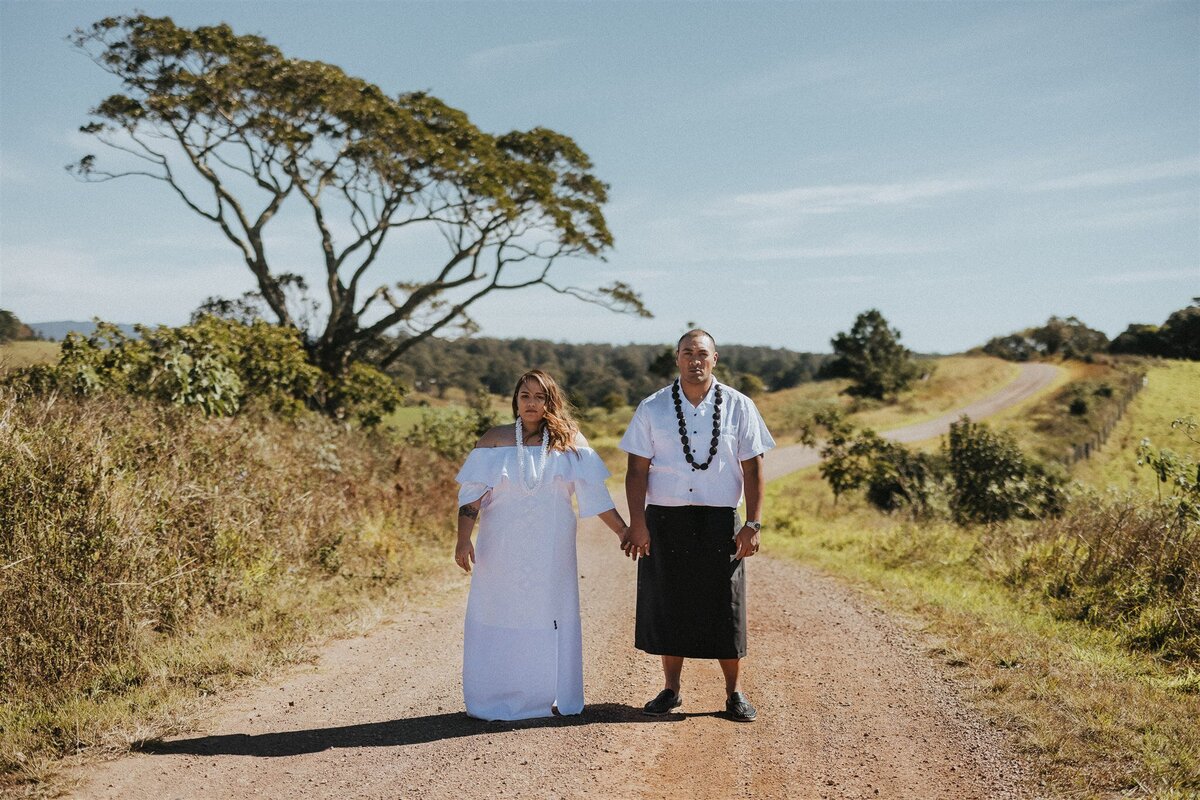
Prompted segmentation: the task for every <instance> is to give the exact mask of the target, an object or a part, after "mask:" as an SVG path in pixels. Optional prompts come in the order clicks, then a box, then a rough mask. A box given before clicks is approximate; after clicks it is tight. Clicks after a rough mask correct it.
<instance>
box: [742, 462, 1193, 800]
mask: <svg viewBox="0 0 1200 800" xmlns="http://www.w3.org/2000/svg"><path fill="white" fill-rule="evenodd" d="M766 508H767V525H768V530H769V531H770V533H769V536H766V538H765V541H764V549H765V550H766V551H767V552H769V553H770V554H771V555H774V556H776V557H785V558H793V559H796V560H798V561H801V562H804V563H806V564H809V565H812V566H815V567H817V568H818V569H821V570H823V571H825V572H828V573H832V574H834V575H838V576H840V577H841V578H843V579H845V580H847V581H849V582H851V583H852V584H854V585H856V586H858V587H860V588H861V589H862V590H863V591H865V592H867V593H868V594H869V595H871V596H872V597H874V598H875V599H876V600H877V601H878V602H879V603H880V604H882V605H884V606H886V607H888V608H890V609H891V610H892V611H893V612H900V613H902V614H903V615H906V616H909V617H910V618H916V619H917V620H919V623H918V624H919V625H920V626H921V627H922V628H923V630H924V631H925V633H926V635H927V640H928V654H929V655H930V657H932V658H936V659H938V660H939V661H941V662H942V663H943V664H945V665H946V666H947V667H948V668H949V670H950V671H951V672H952V673H953V674H954V675H955V678H956V682H957V683H958V684H959V685H960V686H963V687H965V689H966V691H967V693H968V695H969V697H970V699H971V700H972V701H973V702H974V703H976V704H977V705H978V706H979V707H980V708H981V709H982V711H983V713H984V714H985V715H986V716H987V717H988V718H989V719H991V720H992V721H993V722H994V723H995V724H997V725H999V726H1001V727H1002V728H1004V729H1006V730H1007V731H1009V732H1010V733H1011V734H1012V736H1013V737H1014V738H1015V740H1016V741H1017V742H1018V743H1019V746H1020V748H1021V749H1022V750H1023V751H1025V752H1026V753H1028V754H1029V755H1030V756H1031V757H1033V758H1034V760H1035V763H1037V764H1039V765H1040V767H1041V769H1042V771H1043V773H1044V776H1045V778H1046V780H1047V781H1048V782H1049V783H1050V785H1051V786H1053V787H1054V795H1055V796H1064V797H1089V798H1090V797H1097V798H1098V797H1116V796H1122V797H1125V796H1153V797H1162V798H1170V797H1179V798H1183V797H1195V796H1196V794H1195V792H1196V791H1198V790H1200V675H1197V673H1196V672H1195V671H1193V670H1192V669H1190V668H1188V667H1186V666H1185V665H1179V664H1170V663H1164V662H1162V661H1160V660H1157V659H1155V658H1154V657H1153V656H1151V655H1143V654H1138V653H1134V652H1130V651H1129V650H1127V649H1125V648H1123V647H1122V646H1121V643H1120V636H1119V634H1118V633H1116V632H1113V631H1106V630H1104V629H1100V628H1096V627H1093V626H1089V625H1085V624H1083V623H1080V622H1077V621H1072V620H1066V619H1060V618H1057V617H1056V616H1055V615H1053V614H1052V613H1051V612H1050V611H1049V610H1048V609H1047V608H1046V607H1044V606H1043V605H1042V604H1040V603H1038V602H1037V598H1036V597H1032V596H1030V595H1029V594H1025V593H1020V592H1016V591H1013V590H1010V589H1009V588H1008V587H1006V586H1005V585H1004V583H1003V582H1002V581H999V580H997V579H996V577H995V576H994V575H993V574H990V570H989V569H988V564H987V562H986V558H983V557H982V555H981V554H982V553H984V552H986V551H984V550H983V549H982V548H981V538H980V537H981V536H982V535H983V534H984V531H982V530H964V529H961V528H958V527H956V526H953V525H951V524H949V523H945V522H933V523H921V524H919V525H917V524H913V523H910V522H906V521H904V520H903V519H900V518H897V517H889V516H886V515H883V514H880V513H878V512H876V511H875V510H874V509H871V508H869V507H867V506H866V505H865V503H864V502H863V501H861V500H859V499H857V498H854V497H851V498H846V497H843V498H842V499H841V500H840V503H839V505H838V506H835V505H834V503H833V495H832V493H831V492H830V491H829V489H828V487H827V486H826V485H825V483H824V482H823V481H822V480H821V479H820V476H819V475H818V473H817V471H816V470H815V469H809V470H804V471H803V472H801V473H799V474H796V475H792V476H789V477H787V478H784V479H782V480H780V481H777V482H775V483H773V484H771V485H770V487H769V489H768V500H767V504H766Z"/></svg>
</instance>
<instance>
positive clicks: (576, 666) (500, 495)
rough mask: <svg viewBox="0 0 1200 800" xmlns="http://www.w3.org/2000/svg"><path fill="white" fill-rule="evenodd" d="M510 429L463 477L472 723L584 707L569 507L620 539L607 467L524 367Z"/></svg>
mask: <svg viewBox="0 0 1200 800" xmlns="http://www.w3.org/2000/svg"><path fill="white" fill-rule="evenodd" d="M512 409H513V416H514V417H515V418H516V421H515V423H514V424H513V425H501V426H499V427H496V428H492V429H491V430H490V431H488V432H487V433H486V434H484V435H483V437H482V438H481V439H480V440H479V444H478V445H476V447H475V449H474V450H472V451H471V454H470V455H469V456H468V457H467V461H466V463H465V464H463V467H462V469H461V470H460V471H459V473H458V478H457V480H458V482H459V484H461V489H460V491H459V494H458V502H459V509H458V545H457V547H456V548H455V551H454V560H455V561H456V562H457V563H458V565H459V566H460V567H462V568H463V569H464V570H466V571H467V572H470V571H471V565H472V564H475V563H476V553H475V548H474V547H473V546H472V544H471V532H472V530H473V529H474V527H475V518H476V517H479V519H480V525H479V553H478V564H476V569H475V574H474V576H473V577H472V578H471V592H470V595H469V597H468V599H467V615H466V623H465V625H464V640H463V699H464V700H465V701H466V705H467V714H468V715H470V716H472V717H478V718H479V719H487V720H492V719H505V720H515V719H528V718H530V717H547V716H550V715H551V714H553V713H554V711H555V709H557V711H558V713H560V714H578V713H579V712H581V711H582V710H583V636H582V633H581V631H580V625H579V580H578V578H577V576H578V575H579V571H578V568H577V566H576V560H575V522H576V519H575V511H574V510H573V509H572V508H571V495H572V494H574V495H575V496H576V498H577V500H578V503H579V516H581V517H588V516H592V515H599V517H600V519H602V520H603V521H604V523H605V524H606V525H608V527H609V528H610V529H612V531H613V532H614V533H616V534H617V535H618V536H620V537H621V538H622V540H624V537H625V535H626V532H627V530H628V529H627V527H626V525H625V521H624V520H623V519H621V515H620V514H618V513H617V511H616V509H615V508H614V507H613V501H612V498H611V497H610V496H609V494H608V489H607V488H606V487H605V485H604V479H605V478H607V477H608V474H609V473H608V469H607V468H606V467H605V466H604V462H603V461H602V460H601V459H600V457H599V456H598V455H596V452H595V451H594V450H592V449H591V448H589V447H588V446H587V440H585V439H584V438H583V435H582V434H580V433H579V426H578V425H577V424H576V423H575V421H574V420H573V419H571V415H570V412H569V410H568V407H567V403H566V401H565V400H564V398H563V395H562V391H561V390H560V389H559V388H558V384H556V383H555V382H554V379H553V378H551V377H550V376H549V375H547V374H546V373H545V372H542V371H541V370H536V369H535V370H531V371H530V372H527V373H525V374H524V375H522V376H521V378H520V379H519V380H518V381H517V386H516V389H514V391H513V400H512Z"/></svg>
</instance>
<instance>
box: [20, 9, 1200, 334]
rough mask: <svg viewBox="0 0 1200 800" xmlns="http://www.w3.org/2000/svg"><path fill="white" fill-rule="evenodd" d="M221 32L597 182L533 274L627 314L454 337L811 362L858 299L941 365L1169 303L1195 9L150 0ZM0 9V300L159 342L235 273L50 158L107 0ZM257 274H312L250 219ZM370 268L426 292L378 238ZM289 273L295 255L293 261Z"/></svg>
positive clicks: (1192, 239) (1186, 237) (83, 143)
mask: <svg viewBox="0 0 1200 800" xmlns="http://www.w3.org/2000/svg"><path fill="white" fill-rule="evenodd" d="M136 7H137V8H140V9H142V10H144V11H146V12H147V13H150V14H154V15H170V16H172V17H173V18H174V19H175V20H176V22H178V23H179V24H182V25H188V26H194V25H202V24H212V23H216V22H219V21H226V22H229V23H230V24H231V25H233V26H234V28H235V30H237V31H238V32H241V33H251V32H253V33H259V34H262V35H264V36H266V37H267V38H268V39H269V40H270V41H271V42H272V43H273V44H275V45H277V46H279V47H280V48H281V49H282V50H283V51H284V53H285V54H287V55H289V56H294V57H300V58H310V59H319V60H322V61H327V62H330V63H333V64H337V65H338V66H340V67H342V68H343V69H345V70H346V71H347V72H349V73H351V74H354V75H358V76H360V77H363V78H366V79H367V80H370V81H372V82H374V83H377V84H378V85H380V86H381V87H382V88H383V89H384V90H386V91H387V92H389V93H397V92H401V91H408V90H414V89H425V90H428V91H430V92H431V93H433V94H434V95H436V96H438V97H440V98H442V99H443V100H445V101H446V102H448V103H450V104H452V105H454V106H456V107H458V108H461V109H463V110H464V111H466V112H467V113H468V114H469V115H470V116H471V119H472V120H473V121H474V122H475V123H476V124H477V125H479V126H480V127H481V128H482V129H484V130H486V131H491V132H495V133H501V132H504V131H508V130H511V129H525V128H529V127H533V126H536V125H541V126H547V127H550V128H553V129H555V130H558V131H560V132H562V133H565V134H567V135H569V136H571V137H573V138H574V139H575V140H576V141H577V142H578V143H579V144H580V145H581V146H582V148H583V149H584V150H585V151H586V152H587V153H588V154H589V155H590V156H591V157H592V159H593V161H594V162H595V166H596V172H597V174H598V175H599V176H600V177H601V179H603V180H605V181H606V182H607V183H609V184H610V185H611V197H610V203H609V204H608V206H607V209H606V216H607V218H608V221H609V224H610V227H611V228H612V230H613V233H614V235H615V238H616V247H615V249H614V250H613V251H612V252H611V253H610V254H609V256H608V260H607V262H606V263H601V262H594V261H581V262H575V263H572V264H565V265H562V267H561V268H556V269H561V272H560V273H559V275H560V276H561V277H563V278H564V279H568V280H564V282H571V283H588V282H590V283H592V284H601V283H607V282H609V281H611V280H613V279H619V280H624V281H627V282H628V283H631V284H633V285H634V286H635V287H636V288H637V289H638V290H640V291H641V292H642V293H643V296H644V298H645V300H646V302H647V304H648V305H649V307H650V308H651V310H652V311H654V313H655V315H656V316H655V318H654V319H652V320H636V319H632V318H629V317H623V316H616V315H614V314H612V313H611V312H607V311H604V310H602V309H599V308H595V307H592V306H588V305H584V304H581V303H579V302H578V301H572V300H569V299H566V298H561V297H559V296H557V295H554V294H553V293H551V292H548V291H545V290H538V289H533V290H529V291H527V292H524V293H520V294H517V295H511V294H510V295H508V296H506V297H503V298H497V299H496V300H494V301H484V303H483V304H482V305H481V306H479V307H478V310H477V311H476V313H475V314H474V316H475V318H476V320H477V321H478V322H479V323H480V324H481V326H482V333H483V334H485V335H493V336H504V337H513V336H527V337H534V338H548V339H552V340H561V341H577V342H578V341H598V342H614V343H623V342H630V341H633V342H663V341H673V340H674V338H675V337H676V336H677V335H678V333H679V332H680V331H682V330H683V328H684V326H685V324H686V323H687V322H689V321H694V322H697V323H699V324H701V325H703V326H704V327H707V328H708V329H709V330H712V331H713V332H714V333H715V334H716V335H717V339H718V341H719V342H721V341H727V342H738V343H744V344H762V345H772V346H780V347H789V348H792V349H796V350H812V351H828V350H829V339H830V337H831V336H833V335H834V334H835V333H836V332H837V331H839V330H845V329H847V328H848V327H849V326H850V324H851V323H852V321H853V319H854V316H855V315H856V314H857V313H858V312H860V311H863V310H865V309H867V308H872V307H875V308H879V309H880V310H881V311H882V312H883V313H884V315H885V316H886V317H887V318H888V319H889V320H890V321H891V322H892V323H893V324H894V325H895V326H896V327H897V328H899V329H900V331H901V333H902V335H903V341H904V342H905V343H906V344H907V345H908V346H910V347H912V348H913V349H916V350H920V351H925V352H954V351H959V350H963V349H966V348H969V347H971V346H973V345H977V344H981V343H982V342H984V341H986V340H987V339H988V338H989V337H991V336H993V335H996V334H1003V333H1008V332H1011V331H1013V330H1017V329H1020V328H1023V327H1026V326H1029V325H1033V324H1037V323H1040V322H1043V321H1044V320H1045V319H1046V318H1047V317H1049V316H1050V315H1051V314H1058V315H1063V316H1065V315H1071V314H1073V315H1076V316H1078V317H1080V318H1081V319H1083V320H1084V321H1085V322H1087V323H1088V324H1090V325H1092V326H1093V327H1097V328H1100V329H1101V330H1104V331H1105V332H1106V333H1108V334H1109V335H1110V336H1113V335H1116V334H1117V333H1119V332H1120V331H1121V330H1123V329H1124V327H1125V325H1127V324H1128V323H1130V322H1153V323H1159V322H1162V321H1163V319H1165V317H1166V316H1167V314H1168V313H1170V312H1171V311H1172V310H1174V309H1177V308H1181V307H1183V306H1184V305H1186V304H1187V303H1188V301H1189V299H1190V298H1191V297H1193V296H1196V295H1200V3H1198V2H1186V3H1123V2H1122V3H1099V2H1094V3H1087V2H1070V3H1055V2H1038V3H948V2H942V3H903V2H893V3H865V2H864V3H852V2H839V3H800V2H775V3H740V2H728V3H719V4H718V3H698V2H676V3H643V2H628V3H617V2H579V3H533V2H520V3H517V2H493V3H456V2H441V3H406V2H394V3H393V2H388V3H385V2H360V3H336V2H324V3H295V2H288V3H283V2H255V3H209V2H189V3H157V2H148V1H144V2H141V3H139V4H137V5H136ZM134 8H135V6H134V5H121V4H118V3H110V2H71V3H50V2H14V1H13V0H0V37H2V38H0V307H4V308H8V309H11V310H13V311H15V312H16V313H17V315H18V316H20V317H21V318H22V319H25V320H27V321H34V322H36V321H44V320H52V319H86V318H90V317H92V316H100V317H103V318H105V319H110V320H113V321H118V322H148V323H168V324H178V323H182V322H184V321H186V319H187V317H188V314H189V313H190V312H191V310H192V309H194V308H195V307H196V306H197V305H198V304H199V302H200V301H201V300H202V299H203V298H205V297H206V296H208V295H212V294H222V295H226V296H234V295H237V294H239V293H240V292H242V291H244V290H246V289H248V288H251V281H250V276H249V273H248V271H247V270H246V268H245V267H244V266H243V265H242V264H241V263H240V261H239V258H238V256H237V254H236V253H235V252H234V250H233V249H232V247H231V246H230V245H229V244H228V243H227V242H226V241H225V239H224V238H223V237H222V236H221V235H220V234H219V232H218V231H217V230H216V229H215V227H213V226H212V225H211V223H207V222H205V221H203V220H201V219H199V218H198V217H196V216H195V215H193V214H192V213H191V212H189V211H187V210H186V209H185V208H184V207H183V206H182V205H181V204H180V203H179V201H178V200H177V199H176V198H175V197H174V196H173V195H172V194H170V193H169V190H168V189H166V188H165V187H164V186H163V185H161V184H158V183H155V182H152V181H148V180H141V179H136V178H129V179H124V180H122V181H116V182H110V183H105V184H96V185H88V184H82V183H79V182H77V181H75V180H74V179H73V178H72V177H71V176H69V175H68V174H67V173H66V172H65V171H64V170H63V165H65V164H67V163H70V162H72V161H75V160H77V159H78V158H79V157H80V156H81V155H83V154H84V153H87V152H97V153H98V155H99V157H100V158H101V159H104V158H105V155H106V154H105V152H104V150H103V148H99V149H98V146H97V145H96V144H94V143H92V142H91V140H90V139H89V137H86V136H84V135H82V134H80V133H78V131H77V129H78V126H79V125H81V124H83V123H84V122H86V121H87V119H88V116H87V111H88V109H89V108H90V107H92V106H93V105H95V103H97V102H98V101H99V100H100V99H102V98H103V97H105V96H107V95H108V94H111V93H113V92H116V91H118V85H117V83H116V81H115V79H114V78H112V77H111V76H110V75H108V74H107V73H105V72H103V71H101V70H100V69H99V68H98V67H96V66H95V65H94V64H92V63H91V62H90V61H89V60H88V59H86V58H85V57H84V56H82V55H81V54H79V53H77V52H75V51H73V50H72V49H71V47H70V46H69V45H68V44H67V43H66V42H65V41H64V37H66V36H67V35H68V34H69V33H70V32H71V30H72V29H73V28H75V27H77V26H82V25H87V24H89V23H91V22H93V21H95V20H97V19H99V18H101V17H103V16H107V15H112V14H122V13H132V11H133V9H134ZM271 242H272V247H273V248H274V252H275V254H276V257H277V258H278V259H279V263H285V262H286V263H287V264H288V265H289V268H292V269H295V270H298V271H307V272H308V273H309V274H310V275H313V276H316V274H317V273H316V272H315V269H317V268H319V267H318V263H317V258H316V252H315V245H314V240H313V238H312V234H311V233H310V232H309V230H308V229H307V228H306V226H305V223H304V221H303V219H302V218H301V217H300V216H299V214H298V213H297V214H296V215H295V216H293V217H288V216H287V215H286V214H285V215H283V216H282V217H281V218H280V226H279V230H278V231H276V233H275V234H273V238H272V239H271ZM391 247H392V250H390V251H388V250H385V252H384V256H383V257H382V258H383V264H382V265H381V274H382V277H383V278H386V279H388V280H398V279H400V278H402V277H407V278H408V279H413V278H417V277H420V276H421V275H422V274H427V271H428V269H430V268H432V262H430V263H429V264H428V266H425V264H424V263H423V262H424V260H425V259H426V258H427V257H428V256H429V254H428V253H427V251H426V250H425V249H423V248H424V245H421V244H418V243H414V244H406V243H405V242H403V241H400V240H398V241H394V242H392V243H391ZM310 265H311V266H310Z"/></svg>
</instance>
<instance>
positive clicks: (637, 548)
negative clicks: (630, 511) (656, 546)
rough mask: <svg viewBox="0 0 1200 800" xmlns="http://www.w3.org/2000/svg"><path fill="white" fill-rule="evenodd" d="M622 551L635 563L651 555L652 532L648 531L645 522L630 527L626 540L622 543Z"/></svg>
mask: <svg viewBox="0 0 1200 800" xmlns="http://www.w3.org/2000/svg"><path fill="white" fill-rule="evenodd" d="M621 549H622V550H624V551H625V555H627V556H629V557H630V558H632V559H633V560H634V561H637V560H638V559H639V558H641V557H643V556H648V555H650V531H649V530H647V528H646V524H645V523H644V522H643V523H637V522H635V523H633V524H632V525H630V526H629V531H628V533H627V534H626V536H625V540H624V541H623V542H621Z"/></svg>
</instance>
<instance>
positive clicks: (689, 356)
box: [675, 334, 717, 386]
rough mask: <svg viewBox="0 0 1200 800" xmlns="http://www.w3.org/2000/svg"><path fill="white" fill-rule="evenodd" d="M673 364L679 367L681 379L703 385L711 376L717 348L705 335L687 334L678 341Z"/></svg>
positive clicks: (715, 362)
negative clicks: (686, 336) (687, 335)
mask: <svg viewBox="0 0 1200 800" xmlns="http://www.w3.org/2000/svg"><path fill="white" fill-rule="evenodd" d="M675 365H676V366H677V367H679V379H680V380H681V381H683V382H684V383H691V384H695V385H697V386H704V385H706V384H707V383H708V381H709V380H710V379H711V378H712V371H713V367H715V366H716V365H717V348H716V346H715V345H714V344H713V341H712V339H709V338H708V337H707V336H703V335H700V334H697V335H696V336H689V337H688V338H686V339H684V340H683V341H682V342H680V343H679V351H678V352H677V353H676V354H675Z"/></svg>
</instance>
